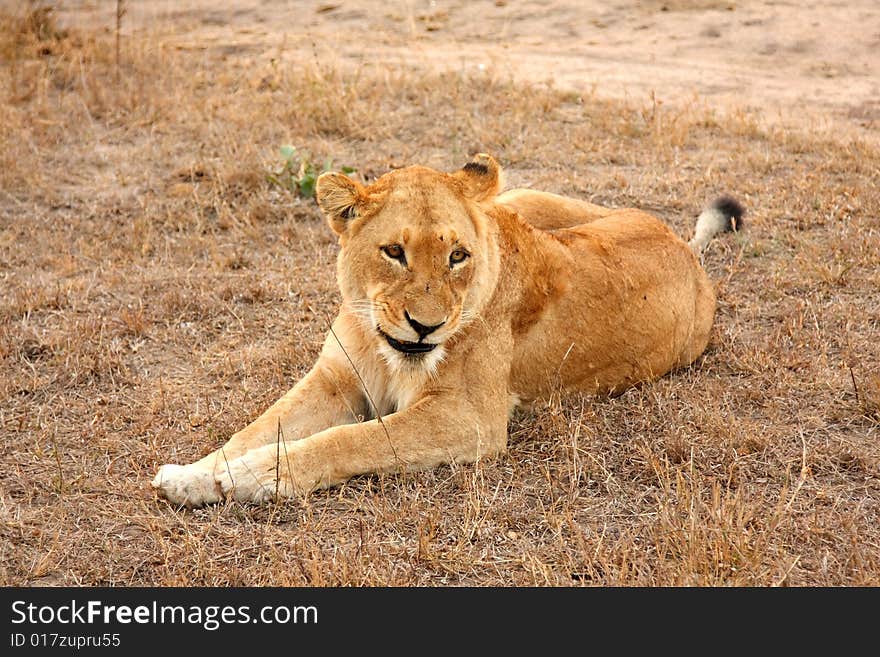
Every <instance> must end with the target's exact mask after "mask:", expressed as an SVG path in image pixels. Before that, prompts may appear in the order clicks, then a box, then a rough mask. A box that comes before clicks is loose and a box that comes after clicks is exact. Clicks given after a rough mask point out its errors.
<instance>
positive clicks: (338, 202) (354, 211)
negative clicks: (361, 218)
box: [315, 172, 365, 235]
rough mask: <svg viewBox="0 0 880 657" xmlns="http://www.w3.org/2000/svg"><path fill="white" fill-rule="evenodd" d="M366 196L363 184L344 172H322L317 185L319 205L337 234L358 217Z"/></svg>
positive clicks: (342, 231)
mask: <svg viewBox="0 0 880 657" xmlns="http://www.w3.org/2000/svg"><path fill="white" fill-rule="evenodd" d="M364 196H365V192H364V188H363V185H361V184H360V183H358V182H356V181H354V180H352V179H351V178H349V177H348V176H346V175H345V174H342V173H335V172H332V173H322V174H321V175H320V176H318V182H317V184H316V185H315V198H316V199H317V200H318V206H319V207H320V208H321V211H322V212H323V213H324V216H325V217H326V218H327V223H329V224H330V228H332V229H333V231H334V232H335V233H336V234H337V235H342V234H343V233H344V232H345V231H346V230H347V229H348V223H349V222H350V221H351V220H352V219H354V218H355V217H357V215H358V206H359V205H360V204H361V203H362V201H363V200H364Z"/></svg>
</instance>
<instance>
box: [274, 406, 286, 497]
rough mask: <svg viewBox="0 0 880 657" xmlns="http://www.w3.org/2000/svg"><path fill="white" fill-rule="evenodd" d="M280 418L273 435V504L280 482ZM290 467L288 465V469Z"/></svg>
mask: <svg viewBox="0 0 880 657" xmlns="http://www.w3.org/2000/svg"><path fill="white" fill-rule="evenodd" d="M280 465H281V418H280V417H279V418H278V433H277V434H276V436H275V504H278V485H279V484H280V483H281V473H280V472H279V467H280ZM289 469H290V467H289V466H288V470H289Z"/></svg>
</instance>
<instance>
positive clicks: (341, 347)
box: [327, 317, 403, 466]
mask: <svg viewBox="0 0 880 657" xmlns="http://www.w3.org/2000/svg"><path fill="white" fill-rule="evenodd" d="M327 326H329V327H330V334H331V335H332V336H333V337H334V338H336V344H338V345H339V348H340V349H342V353H344V354H345V357H346V358H347V359H348V362H349V364H350V365H351V369H353V370H354V373H355V376H357V378H358V381H360V382H361V387H362V388H363V389H364V393H365V394H366V395H367V399H368V400H369V401H370V404H371V405H372V407H373V412H374V413H375V414H376V420H378V422H379V424H380V425H381V426H382V429H383V430H384V431H385V437H386V438H387V439H388V446H389V447H390V448H391V453H392V454H394V460H395V461H397V464H398V465H400V466H402V465H403V462H402V461H401V460H400V458H398V456H397V450H396V449H394V443H392V442H391V434H390V433H388V427H386V426H385V422H384V421H383V420H382V413H380V412H379V407H378V406H377V405H376V402H375V401H373V396H372V395H371V394H370V391H369V389H367V384H366V383H364V379H363V378H362V377H361V373H360V372H358V368H357V367H356V366H355V364H354V361H353V360H352V359H351V356H349V355H348V352H347V351H346V350H345V347H344V346H342V342H341V341H340V340H339V336H338V335H336V331H334V330H333V322H331V321H330V318H329V317H327Z"/></svg>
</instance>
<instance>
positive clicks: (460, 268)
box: [152, 155, 742, 506]
mask: <svg viewBox="0 0 880 657" xmlns="http://www.w3.org/2000/svg"><path fill="white" fill-rule="evenodd" d="M501 186H502V182H501V171H500V169H499V166H498V164H497V162H496V161H495V160H494V159H492V158H491V157H489V156H486V155H480V156H477V157H476V158H475V160H474V161H472V162H470V163H468V164H466V165H465V166H464V168H462V169H461V170H459V171H456V172H455V173H452V174H447V173H441V172H438V171H434V170H432V169H428V168H424V167H419V166H413V167H408V168H405V169H400V170H397V171H392V172H390V173H388V174H386V175H384V176H382V177H381V178H379V179H378V180H376V181H375V182H374V183H372V184H370V185H368V186H363V185H361V184H359V183H358V182H356V181H354V180H351V179H350V178H348V177H346V176H344V175H342V174H339V173H325V174H324V175H322V176H321V177H320V178H319V179H318V183H317V200H318V204H319V206H320V208H321V210H322V212H323V213H324V215H325V216H326V219H327V221H328V223H329V224H330V228H332V229H333V231H334V232H335V233H336V234H337V235H338V236H339V245H340V251H339V258H338V263H337V277H338V281H339V287H340V290H341V292H342V301H343V302H342V307H341V309H340V311H339V315H338V316H337V317H336V320H335V321H334V322H333V324H332V329H331V331H330V332H329V333H328V335H327V337H326V340H325V342H324V346H323V349H322V351H321V355H320V357H319V358H318V362H317V363H316V364H315V366H314V367H313V368H312V370H311V371H310V372H309V373H308V374H307V375H306V376H305V378H303V379H302V380H301V381H300V382H299V383H298V384H297V385H296V386H295V387H294V388H293V389H292V390H291V391H290V392H288V393H287V394H286V395H284V396H283V397H282V398H281V399H279V400H278V401H277V402H276V403H275V404H273V405H272V406H271V408H269V409H268V410H267V411H266V412H265V413H263V414H262V415H261V416H260V417H259V418H258V419H257V420H255V421H254V422H253V423H251V424H250V425H249V426H248V427H246V428H245V429H243V430H242V431H240V432H238V433H236V434H235V435H233V436H232V438H231V439H230V440H229V441H228V442H227V443H226V445H224V446H223V447H222V448H220V449H218V450H217V451H215V452H213V453H211V454H209V455H208V456H206V457H204V458H203V459H201V460H200V461H197V462H196V463H193V464H190V465H163V466H162V467H161V468H160V469H159V472H158V474H157V475H156V478H155V479H154V480H153V482H152V485H153V486H154V487H155V488H156V489H157V490H158V492H159V494H160V495H161V496H163V497H165V498H167V499H168V500H170V501H171V502H174V503H178V504H186V505H189V506H198V505H202V504H207V503H211V502H217V501H219V500H221V499H224V498H226V497H232V498H234V499H236V500H239V501H243V502H257V503H259V502H264V501H267V500H271V499H276V498H278V497H286V496H292V495H296V494H304V493H307V492H309V491H311V490H313V489H316V488H321V487H327V486H333V485H334V484H339V483H341V482H344V481H346V480H347V479H349V478H350V477H353V476H355V475H358V474H363V473H382V472H397V471H413V470H420V469H426V468H432V467H434V466H437V465H439V464H441V463H449V462H458V463H462V462H472V461H475V460H476V459H478V458H480V457H481V456H493V455H496V454H499V453H501V452H503V451H504V450H505V448H506V446H507V419H508V415H509V413H510V412H511V410H512V409H513V407H515V406H516V405H517V404H519V403H521V402H525V401H529V400H534V399H536V398H540V397H541V396H542V395H545V394H547V393H548V392H549V391H552V390H557V389H560V388H561V389H565V390H580V391H585V392H613V391H619V390H622V389H624V388H626V387H627V386H631V385H633V384H635V383H638V382H640V381H645V380H648V379H653V378H656V377H659V376H661V375H663V374H665V373H666V372H668V371H669V370H670V369H672V368H675V367H680V366H683V365H687V364H688V363H690V362H692V361H693V360H694V359H695V358H697V356H699V355H700V354H701V353H702V352H703V349H704V348H705V347H706V343H707V341H708V339H709V331H710V329H711V327H712V319H713V315H714V312H715V295H714V292H713V289H712V285H711V283H710V282H709V280H708V279H707V277H706V274H705V272H704V271H703V269H702V267H701V266H700V263H699V261H698V258H697V256H696V255H695V254H698V253H699V252H700V250H701V249H702V248H703V247H704V246H705V245H706V243H708V241H709V240H710V239H711V238H712V237H713V236H714V235H715V234H716V233H718V232H720V231H722V230H727V229H734V228H736V224H737V222H738V221H739V220H740V218H741V216H742V208H741V207H740V206H739V205H738V204H737V203H736V202H735V201H733V200H731V199H719V201H716V202H715V204H713V206H712V207H710V208H709V209H707V210H706V211H704V212H703V213H702V214H701V215H700V217H699V218H698V220H697V226H696V234H695V236H694V238H693V240H691V242H690V247H689V245H688V244H685V243H684V242H683V241H681V240H680V239H679V238H678V237H676V236H675V235H674V234H673V233H672V231H671V230H669V228H667V227H666V226H665V225H663V224H662V223H661V222H660V221H659V220H657V219H656V218H654V217H652V216H651V215H649V214H646V213H644V212H641V211H639V210H611V209H607V208H603V207H600V206H597V205H592V204H590V203H586V202H583V201H579V200H574V199H570V198H564V197H561V196H557V195H554V194H549V193H544V192H536V191H532V190H527V189H516V190H512V191H508V192H506V193H503V194H500V195H499V192H500V191H501ZM364 418H367V419H366V420H364ZM282 437H283V438H282Z"/></svg>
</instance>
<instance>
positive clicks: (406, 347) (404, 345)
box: [379, 330, 437, 354]
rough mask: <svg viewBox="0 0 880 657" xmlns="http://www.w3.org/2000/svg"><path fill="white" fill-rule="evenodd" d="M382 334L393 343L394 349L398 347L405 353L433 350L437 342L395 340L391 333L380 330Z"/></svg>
mask: <svg viewBox="0 0 880 657" xmlns="http://www.w3.org/2000/svg"><path fill="white" fill-rule="evenodd" d="M379 333H381V334H382V337H383V338H385V340H386V341H387V342H388V344H390V345H391V348H392V349H396V350H397V351H399V352H401V353H404V354H426V353H428V352H429V351H433V349H434V347H436V346H437V345H436V344H430V343H429V342H403V341H401V340H395V339H394V338H392V337H391V336H390V335H388V334H387V333H385V332H384V331H381V330H380V331H379Z"/></svg>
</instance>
